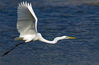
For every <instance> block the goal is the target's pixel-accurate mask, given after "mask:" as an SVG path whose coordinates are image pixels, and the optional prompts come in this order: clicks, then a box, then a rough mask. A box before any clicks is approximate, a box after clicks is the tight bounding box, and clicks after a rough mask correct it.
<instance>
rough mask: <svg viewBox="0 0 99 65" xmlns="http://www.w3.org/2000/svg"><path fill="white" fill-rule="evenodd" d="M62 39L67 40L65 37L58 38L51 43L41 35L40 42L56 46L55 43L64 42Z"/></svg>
mask: <svg viewBox="0 0 99 65" xmlns="http://www.w3.org/2000/svg"><path fill="white" fill-rule="evenodd" d="M62 39H65V36H61V37H56V38H54V40H53V41H49V40H46V39H44V38H43V37H42V35H41V34H40V35H39V40H40V41H42V42H45V43H50V44H55V43H57V42H58V41H59V40H62Z"/></svg>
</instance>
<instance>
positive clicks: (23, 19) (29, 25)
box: [16, 2, 75, 44]
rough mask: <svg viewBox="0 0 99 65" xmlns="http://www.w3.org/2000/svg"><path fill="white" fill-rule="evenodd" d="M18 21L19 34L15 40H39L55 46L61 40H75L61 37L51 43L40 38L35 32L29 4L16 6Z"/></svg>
mask: <svg viewBox="0 0 99 65" xmlns="http://www.w3.org/2000/svg"><path fill="white" fill-rule="evenodd" d="M17 13H18V21H17V29H18V32H19V33H20V36H19V38H16V40H20V39H22V40H25V42H30V41H35V40H40V41H43V42H46V43H51V44H55V43H56V42H57V41H58V40H61V39H75V37H68V36H61V37H56V38H55V39H54V40H53V41H48V40H46V39H44V38H43V37H42V35H41V34H40V33H38V32H37V21H38V19H37V17H36V15H35V13H34V11H33V9H32V5H31V3H27V2H22V3H20V4H19V6H18V11H17Z"/></svg>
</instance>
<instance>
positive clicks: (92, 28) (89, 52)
mask: <svg viewBox="0 0 99 65" xmlns="http://www.w3.org/2000/svg"><path fill="white" fill-rule="evenodd" d="M22 1H23V0H0V65H99V29H98V28H99V0H24V1H27V2H31V3H32V7H33V9H34V11H35V14H36V15H37V17H38V32H40V33H41V34H42V35H43V37H45V38H46V39H48V40H53V39H54V37H56V36H62V35H67V36H74V37H76V38H77V39H75V40H61V41H59V42H58V43H57V44H55V45H51V44H46V43H43V42H39V41H36V42H31V43H26V44H23V45H20V46H18V47H17V48H16V49H14V50H13V51H12V52H10V53H9V54H8V55H6V56H4V57H1V55H2V54H3V53H4V52H6V51H7V50H9V49H10V48H12V47H13V46H14V45H16V44H18V43H20V42H22V41H15V40H14V38H15V37H18V36H19V33H18V31H17V29H16V23H17V7H18V4H19V3H20V2H22Z"/></svg>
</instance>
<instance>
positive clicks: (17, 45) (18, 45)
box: [2, 42, 25, 56]
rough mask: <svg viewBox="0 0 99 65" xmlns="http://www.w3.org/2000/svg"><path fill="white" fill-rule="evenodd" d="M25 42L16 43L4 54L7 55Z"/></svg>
mask: <svg viewBox="0 0 99 65" xmlns="http://www.w3.org/2000/svg"><path fill="white" fill-rule="evenodd" d="M23 43H25V42H21V43H19V44H16V45H15V46H14V47H12V48H11V49H10V50H8V51H6V52H5V53H4V54H3V55H2V56H5V55H7V54H8V53H10V52H11V51H12V50H14V49H15V48H16V47H18V46H19V45H21V44H23Z"/></svg>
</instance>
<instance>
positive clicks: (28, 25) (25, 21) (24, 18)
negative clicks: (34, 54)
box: [17, 2, 37, 35]
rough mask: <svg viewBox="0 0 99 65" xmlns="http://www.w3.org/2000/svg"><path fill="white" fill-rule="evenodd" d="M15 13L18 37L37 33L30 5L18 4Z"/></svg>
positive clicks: (35, 21)
mask: <svg viewBox="0 0 99 65" xmlns="http://www.w3.org/2000/svg"><path fill="white" fill-rule="evenodd" d="M17 13H18V21H17V29H18V32H19V33H20V35H28V34H35V33H37V17H36V15H35V13H34V11H33V9H32V5H31V3H27V2H22V3H20V4H19V6H18V12H17Z"/></svg>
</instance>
